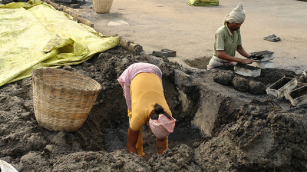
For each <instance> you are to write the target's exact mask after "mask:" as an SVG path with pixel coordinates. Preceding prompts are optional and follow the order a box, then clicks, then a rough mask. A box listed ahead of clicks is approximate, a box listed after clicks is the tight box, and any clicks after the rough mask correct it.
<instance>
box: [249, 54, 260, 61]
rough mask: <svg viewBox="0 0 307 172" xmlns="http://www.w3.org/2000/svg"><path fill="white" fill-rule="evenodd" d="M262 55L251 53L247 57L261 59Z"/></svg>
mask: <svg viewBox="0 0 307 172" xmlns="http://www.w3.org/2000/svg"><path fill="white" fill-rule="evenodd" d="M263 57H264V56H263V55H257V54H253V55H251V56H249V57H248V58H249V59H254V60H261V59H263Z"/></svg>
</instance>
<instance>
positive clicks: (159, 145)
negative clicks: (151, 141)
mask: <svg viewBox="0 0 307 172" xmlns="http://www.w3.org/2000/svg"><path fill="white" fill-rule="evenodd" d="M165 149H166V138H164V139H158V138H157V150H158V154H162V153H163V152H164V151H165Z"/></svg>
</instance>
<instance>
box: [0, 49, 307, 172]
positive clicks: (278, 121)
mask: <svg viewBox="0 0 307 172" xmlns="http://www.w3.org/2000/svg"><path fill="white" fill-rule="evenodd" d="M141 61H144V62H149V63H153V64H155V65H157V66H158V67H159V68H160V69H161V70H162V72H163V87H164V92H165V97H166V99H167V102H168V104H169V106H170V108H171V110H172V113H173V116H174V117H175V118H176V119H177V124H176V128H175V132H174V133H173V134H171V135H170V136H169V147H170V149H169V150H166V151H165V152H164V153H163V154H162V155H157V154H156V150H155V149H156V148H155V139H154V138H153V137H152V135H151V134H150V133H149V131H148V128H146V126H145V127H144V136H143V137H144V152H145V153H146V156H145V158H144V159H143V158H141V157H139V156H137V155H135V154H128V153H127V152H126V150H125V147H126V136H127V129H128V117H127V107H126V104H125V99H124V97H123V94H122V89H121V87H120V85H119V84H118V82H117V80H116V79H117V78H118V76H119V75H120V74H121V73H122V72H123V71H124V70H125V69H126V68H127V67H128V66H129V65H130V64H132V63H135V62H141ZM204 65H205V64H204ZM63 69H65V70H69V71H73V72H78V73H81V74H83V75H85V76H88V77H91V78H93V79H94V80H96V81H97V82H98V83H100V84H101V86H102V91H101V92H100V94H99V95H98V98H97V100H96V102H95V104H94V106H93V108H92V110H91V112H90V114H89V116H88V118H87V119H86V121H85V123H84V125H83V126H82V127H81V128H80V129H79V130H78V131H77V132H73V133H68V132H51V131H49V130H46V129H44V128H43V127H41V126H40V125H38V123H37V122H36V120H35V116H34V111H33V103H32V80H31V78H27V79H23V80H21V81H17V82H14V83H11V84H8V85H5V86H2V87H1V88H0V121H1V125H0V135H1V137H0V140H1V141H0V147H1V150H0V157H1V159H2V160H4V161H6V162H8V163H10V164H12V165H13V166H14V167H15V168H16V169H17V170H19V171H274V170H275V171H306V170H307V165H306V164H307V153H306V152H307V146H306V141H307V128H306V126H307V119H306V109H307V106H306V105H302V106H300V107H299V108H297V107H292V106H291V104H290V103H289V102H286V103H285V101H284V100H283V99H276V98H274V97H273V96H270V95H266V94H261V95H252V94H249V93H244V92H241V91H238V90H240V89H242V90H244V91H249V92H253V91H251V90H254V89H255V88H258V87H259V88H258V89H259V90H262V89H263V85H265V87H267V86H268V85H269V84H272V83H274V82H276V81H277V80H278V79H280V78H281V77H283V76H288V77H297V76H296V74H295V73H294V72H292V71H286V70H282V69H267V70H263V71H262V72H261V76H260V77H256V78H253V79H251V78H249V77H242V76H240V78H238V76H236V75H235V74H232V73H233V68H232V69H230V71H231V72H232V73H231V72H229V71H228V72H226V70H229V68H219V69H217V70H216V71H215V72H212V71H204V70H200V69H195V68H188V67H182V66H181V65H179V64H178V63H175V62H172V61H163V59H160V58H156V57H146V60H145V58H143V56H134V55H132V54H130V53H129V52H127V51H125V50H124V49H123V48H121V47H116V48H113V49H110V50H108V51H106V52H104V53H101V54H100V55H99V56H95V57H93V58H92V59H90V60H89V61H87V62H84V63H82V64H80V65H76V66H65V67H63ZM218 73H223V74H224V73H225V76H226V78H227V79H228V75H229V76H230V78H232V76H233V79H231V83H232V84H234V83H235V85H238V86H236V87H235V88H236V89H234V88H233V87H230V86H229V84H230V79H228V80H227V82H225V83H226V84H225V85H227V86H225V85H221V84H219V83H216V82H214V78H215V77H216V74H218ZM223 74H222V75H221V76H222V77H225V76H223ZM219 77H220V76H219ZM236 78H237V79H236ZM215 80H217V79H215ZM234 80H236V81H235V82H234ZM221 82H223V81H221ZM262 84H263V85H262ZM242 85H244V86H242ZM241 87H242V88H241ZM237 89H238V90H237ZM256 90H257V89H256ZM259 90H257V91H254V92H256V93H258V91H259ZM259 92H261V91H259ZM281 105H282V106H281Z"/></svg>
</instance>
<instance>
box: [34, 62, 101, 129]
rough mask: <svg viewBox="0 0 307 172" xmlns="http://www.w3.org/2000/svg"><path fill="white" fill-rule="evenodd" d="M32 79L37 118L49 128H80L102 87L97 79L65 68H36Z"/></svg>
mask: <svg viewBox="0 0 307 172" xmlns="http://www.w3.org/2000/svg"><path fill="white" fill-rule="evenodd" d="M32 80H33V106H34V113H35V117H36V120H37V122H38V123H39V124H40V125H42V126H43V127H44V128H46V129H48V130H50V131H67V132H74V131H77V130H78V129H79V128H80V127H81V126H82V125H83V123H84V121H85V120H86V118H87V116H88V114H89V112H90V110H91V109H92V107H93V104H94V102H95V101H96V98H97V96H98V94H99V92H100V91H101V85H100V84H99V83H98V82H96V81H95V80H93V79H91V78H88V77H85V76H83V75H81V74H78V73H74V72H69V71H66V70H62V69H50V68H47V69H37V70H35V71H33V73H32Z"/></svg>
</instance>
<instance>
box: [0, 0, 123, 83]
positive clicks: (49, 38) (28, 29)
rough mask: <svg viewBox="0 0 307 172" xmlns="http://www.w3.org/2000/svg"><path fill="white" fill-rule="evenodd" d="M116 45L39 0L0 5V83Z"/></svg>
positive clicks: (75, 61)
mask: <svg viewBox="0 0 307 172" xmlns="http://www.w3.org/2000/svg"><path fill="white" fill-rule="evenodd" d="M118 44H119V38H118V37H106V36H103V35H101V34H100V33H98V32H96V31H95V30H94V29H93V28H91V27H89V26H87V25H84V24H81V23H77V22H75V21H73V20H72V17H71V16H69V15H68V14H66V13H64V12H61V11H57V10H55V9H54V8H53V7H52V6H50V5H48V4H46V3H42V2H41V1H40V0H35V1H33V0H32V1H29V2H28V3H23V2H17V3H10V4H6V5H0V86H2V85H5V84H7V83H10V82H14V81H17V80H20V79H23V78H26V77H30V76H31V74H32V71H33V70H34V69H39V68H43V67H52V68H58V67H60V66H64V65H76V64H79V63H82V62H84V61H86V60H88V59H90V58H91V57H92V56H93V55H94V54H96V53H100V52H104V51H106V50H108V49H111V48H113V47H115V46H117V45H118Z"/></svg>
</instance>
